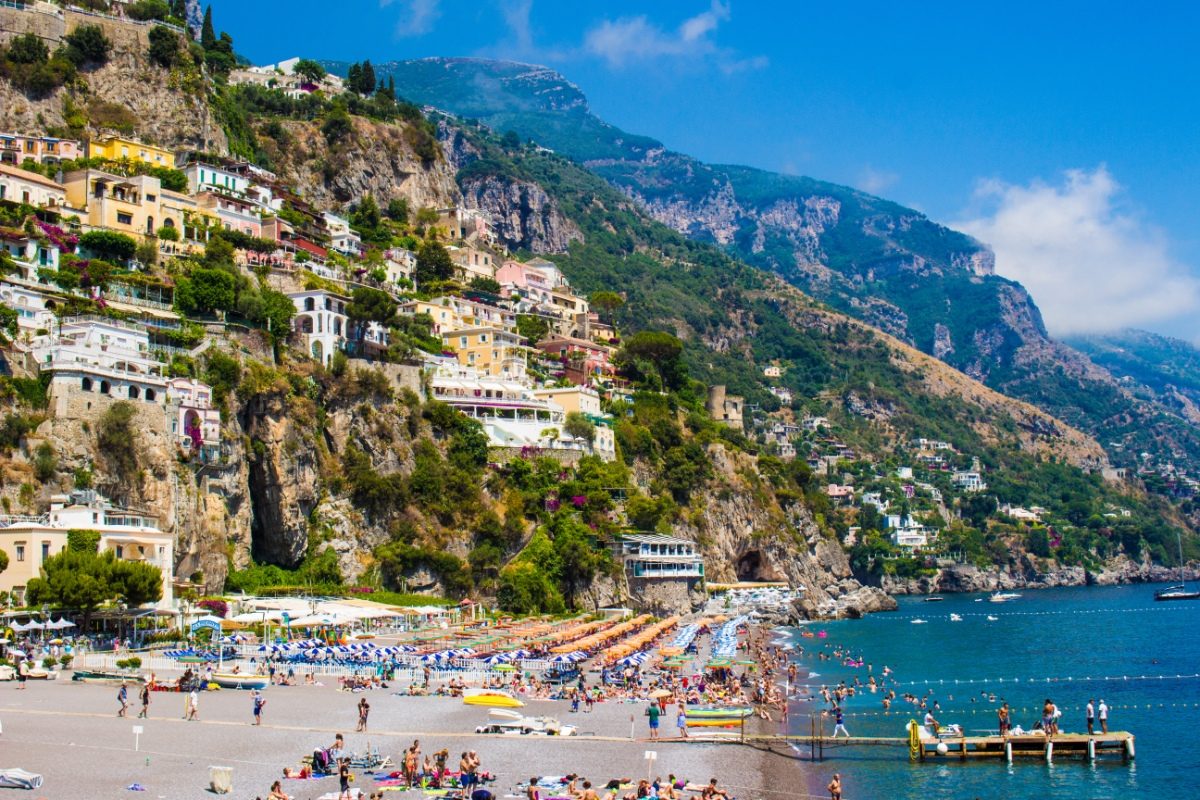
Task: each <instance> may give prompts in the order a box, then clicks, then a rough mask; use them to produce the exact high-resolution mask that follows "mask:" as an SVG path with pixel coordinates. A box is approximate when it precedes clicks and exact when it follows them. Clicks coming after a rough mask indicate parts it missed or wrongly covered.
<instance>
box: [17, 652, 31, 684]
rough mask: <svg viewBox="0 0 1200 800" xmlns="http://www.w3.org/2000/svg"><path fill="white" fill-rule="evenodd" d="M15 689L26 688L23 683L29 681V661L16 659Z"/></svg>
mask: <svg viewBox="0 0 1200 800" xmlns="http://www.w3.org/2000/svg"><path fill="white" fill-rule="evenodd" d="M17 658H18V660H17V688H18V689H25V688H28V687H27V685H26V683H25V681H27V680H28V679H29V661H28V659H24V658H21V657H20V656H18V657H17Z"/></svg>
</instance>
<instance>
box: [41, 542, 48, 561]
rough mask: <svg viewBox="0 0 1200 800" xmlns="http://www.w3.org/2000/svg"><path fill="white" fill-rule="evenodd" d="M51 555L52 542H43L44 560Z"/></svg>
mask: <svg viewBox="0 0 1200 800" xmlns="http://www.w3.org/2000/svg"><path fill="white" fill-rule="evenodd" d="M49 557H50V543H49V542H42V561H45V560H46V559H47V558H49Z"/></svg>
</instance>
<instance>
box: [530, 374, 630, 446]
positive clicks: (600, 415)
mask: <svg viewBox="0 0 1200 800" xmlns="http://www.w3.org/2000/svg"><path fill="white" fill-rule="evenodd" d="M533 396H534V397H537V398H538V399H540V400H549V401H550V402H552V403H556V404H557V405H559V406H561V407H562V408H563V410H564V411H566V412H567V413H568V414H570V413H572V412H576V413H579V414H583V415H584V416H585V417H587V419H588V421H589V422H591V423H592V426H593V428H594V431H595V438H594V439H593V440H592V446H591V450H592V453H593V455H596V456H598V457H600V458H602V459H603V460H605V461H613V460H615V459H616V457H617V437H616V432H615V431H614V430H613V418H612V415H611V414H605V413H604V412H603V411H602V410H601V408H600V394H599V393H598V392H597V391H596V390H595V389H593V388H591V387H590V386H560V387H551V388H545V389H534V390H533Z"/></svg>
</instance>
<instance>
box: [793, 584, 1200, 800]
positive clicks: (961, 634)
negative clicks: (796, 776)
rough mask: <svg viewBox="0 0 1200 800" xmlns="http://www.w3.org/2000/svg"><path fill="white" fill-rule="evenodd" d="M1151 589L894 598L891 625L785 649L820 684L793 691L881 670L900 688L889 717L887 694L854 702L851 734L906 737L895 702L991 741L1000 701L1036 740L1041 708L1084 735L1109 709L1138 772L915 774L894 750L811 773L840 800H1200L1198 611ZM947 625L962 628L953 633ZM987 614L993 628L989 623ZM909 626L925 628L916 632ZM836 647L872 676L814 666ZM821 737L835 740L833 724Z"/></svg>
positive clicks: (986, 769) (1071, 765) (834, 629)
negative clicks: (1096, 709)
mask: <svg viewBox="0 0 1200 800" xmlns="http://www.w3.org/2000/svg"><path fill="white" fill-rule="evenodd" d="M1155 588H1159V587H1151V586H1122V587H1103V588H1100V587H1092V588H1072V589H1046V590H1042V591H1029V592H1025V593H1023V596H1022V597H1021V598H1020V599H1019V600H1016V601H1014V602H1010V603H1003V604H997V603H989V602H987V601H986V599H985V600H984V602H975V600H976V598H978V597H980V595H946V599H945V601H944V602H941V603H925V602H922V598H919V597H916V598H902V599H900V609H899V611H897V612H895V613H891V614H876V615H871V616H869V617H867V618H866V619H862V620H847V621H842V622H831V623H814V624H813V625H811V626H810V627H809V628H807V630H809V631H817V630H825V631H826V632H827V638H826V639H819V638H813V639H803V638H800V637H799V636H796V637H795V638H794V639H793V640H792V641H794V642H795V643H796V644H798V645H800V646H803V647H805V650H806V653H805V655H804V656H802V657H800V658H799V659H798V660H799V662H800V663H801V664H802V665H804V666H807V667H808V668H810V669H811V670H812V671H814V672H816V673H818V675H819V677H815V678H809V679H802V680H801V681H800V682H801V683H804V684H828V685H829V686H830V687H831V688H832V687H833V686H835V685H836V684H837V682H838V681H839V680H845V681H846V682H847V684H852V683H853V680H854V678H855V677H858V678H859V679H860V680H861V681H862V682H863V683H864V684H865V683H866V681H867V677H868V674H873V675H875V676H876V678H877V679H878V678H879V677H880V676H881V675H882V672H883V668H884V666H885V665H887V666H890V667H891V668H892V670H893V671H894V674H893V676H892V678H893V679H894V680H896V681H898V682H899V683H900V684H901V685H900V686H898V687H896V692H897V695H898V697H897V698H896V700H895V702H894V703H893V705H892V709H891V711H890V712H889V713H887V714H885V713H884V712H883V710H882V704H881V699H882V694H874V695H873V694H870V693H869V692H867V691H865V690H864V691H862V692H860V693H859V694H857V695H856V696H854V697H852V698H849V700H848V701H847V702H846V704H845V709H846V712H847V714H846V727H847V728H848V729H849V731H850V733H851V734H852V735H854V736H904V735H905V730H904V726H905V723H906V722H907V721H908V720H909V719H910V718H914V717H915V718H917V719H918V720H919V719H921V718H922V717H923V715H924V712H923V711H920V710H918V709H916V708H915V707H914V706H912V705H911V704H909V703H906V702H905V701H904V700H903V698H902V697H901V696H902V695H903V694H904V693H905V692H910V693H912V694H915V695H918V696H924V695H925V694H926V692H927V691H928V692H932V694H931V696H930V699H929V701H928V702H929V703H930V705H932V702H933V700H934V699H936V700H937V701H938V702H939V703H940V705H941V711H940V712H935V716H936V717H937V719H938V721H939V722H941V723H942V724H946V723H954V722H957V723H959V724H961V725H962V727H963V729H964V731H965V732H967V733H973V732H978V733H983V732H984V729H991V732H995V725H996V722H995V720H996V713H995V709H996V707H997V705H998V704H999V702H1000V701H1001V700H1007V701H1008V703H1009V705H1010V707H1012V708H1013V709H1014V714H1013V721H1014V723H1015V724H1019V725H1022V726H1024V727H1025V728H1026V729H1028V728H1031V727H1032V726H1033V725H1034V723H1035V722H1036V721H1037V720H1038V719H1039V718H1040V709H1041V703H1042V701H1043V700H1044V699H1045V698H1047V697H1048V698H1051V699H1052V700H1053V701H1054V702H1055V703H1056V704H1057V705H1058V707H1059V708H1060V709H1062V712H1063V718H1062V723H1061V729H1062V730H1063V732H1070V733H1074V732H1080V731H1084V730H1086V728H1085V725H1084V711H1083V709H1084V706H1085V704H1086V703H1087V701H1088V699H1089V698H1096V699H1097V700H1099V699H1101V698H1103V699H1104V700H1105V701H1106V702H1107V703H1108V705H1109V707H1110V709H1111V711H1110V715H1109V730H1110V731H1111V730H1128V731H1130V732H1132V733H1133V734H1134V735H1135V736H1136V737H1137V758H1136V760H1135V762H1133V763H1132V764H1126V763H1123V762H1122V761H1121V760H1120V759H1109V760H1101V761H1097V762H1096V763H1095V764H1087V763H1085V762H1081V761H1078V760H1068V759H1060V760H1057V761H1055V763H1053V764H1051V765H1047V764H1045V763H1044V762H1042V761H1031V760H1025V761H1017V762H1016V763H1014V764H1012V765H1011V766H1009V765H1006V764H1004V763H1003V761H1002V760H999V759H997V760H991V759H987V760H980V761H971V762H967V763H961V762H957V761H952V760H947V761H945V762H934V763H929V762H927V763H925V764H919V763H918V764H910V763H909V761H908V758H907V751H906V750H901V749H899V748H863V747H858V748H841V749H838V750H832V751H831V750H826V755H827V756H828V758H827V759H826V760H825V761H824V762H823V763H819V764H815V765H812V769H814V770H815V772H816V773H817V778H818V779H819V781H820V785H821V786H824V784H825V782H827V780H828V776H830V775H832V773H833V772H835V771H837V772H840V773H841V775H842V780H843V784H844V789H845V797H846V798H847V800H854V799H855V798H884V797H887V798H914V800H915V799H916V798H920V800H928V798H931V797H937V798H977V797H978V798H996V797H1004V798H1033V797H1038V798H1042V797H1054V798H1066V800H1077V799H1078V800H1082V799H1083V798H1088V800H1092V799H1093V798H1094V799H1095V800H1104V799H1105V798H1137V797H1147V798H1182V797H1200V786H1197V784H1196V777H1197V775H1200V678H1197V677H1191V678H1188V677H1176V676H1188V675H1193V676H1194V675H1196V674H1197V673H1200V635H1198V634H1200V601H1191V602H1175V603H1155V602H1153V594H1154V589H1155ZM951 613H957V614H959V615H961V616H962V618H963V620H962V621H961V622H952V621H950V614H951ZM989 614H990V615H992V616H995V617H997V619H996V620H995V621H989V620H988V619H987V615H989ZM914 618H921V619H925V620H927V624H924V625H914V624H912V623H911V620H912V619H914ZM837 645H840V646H843V647H848V648H849V649H850V650H851V651H852V652H853V653H854V654H855V655H858V654H862V656H863V657H864V658H865V661H866V662H867V663H869V664H870V665H871V667H872V672H871V673H868V671H867V666H866V665H864V666H862V667H859V668H853V667H847V666H843V665H842V664H840V663H836V662H833V661H820V660H818V659H817V658H816V657H815V654H816V651H817V650H818V649H821V648H824V647H826V646H837ZM1143 676H1145V677H1143ZM1001 679H1003V680H1001ZM1048 679H1049V680H1048ZM955 681H958V683H957V684H956V683H955ZM985 691H986V692H989V693H992V692H994V693H995V695H996V702H994V703H993V702H991V701H990V699H989V698H987V697H983V696H981V692H985ZM814 705H815V704H810V703H796V704H794V705H793V706H792V709H793V710H792V720H791V729H792V731H793V732H795V733H804V734H807V732H808V730H809V719H808V713H809V709H810V708H812V707H813V706H814ZM826 730H827V731H830V732H831V731H832V722H830V723H828V727H827V729H826ZM1097 730H1099V726H1098V725H1097ZM804 752H805V755H806V756H807V749H806V750H805V751H804ZM806 767H808V765H806Z"/></svg>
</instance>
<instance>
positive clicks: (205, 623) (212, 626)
mask: <svg viewBox="0 0 1200 800" xmlns="http://www.w3.org/2000/svg"><path fill="white" fill-rule="evenodd" d="M206 628H207V629H208V630H213V631H218V632H219V631H220V630H221V623H219V622H217V621H216V620H212V619H198V620H196V621H195V622H193V623H192V628H191V630H192V633H196V632H197V631H202V630H204V629H206Z"/></svg>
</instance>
